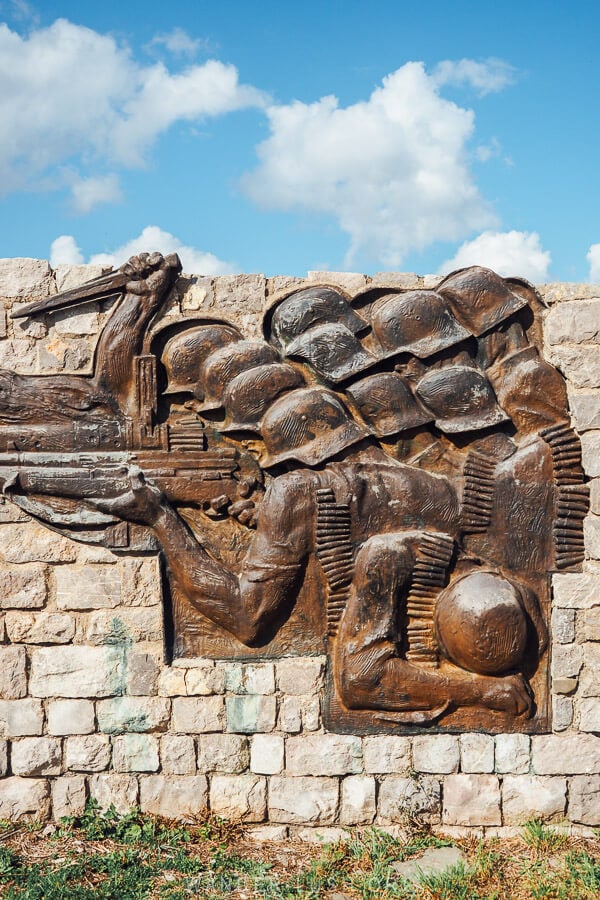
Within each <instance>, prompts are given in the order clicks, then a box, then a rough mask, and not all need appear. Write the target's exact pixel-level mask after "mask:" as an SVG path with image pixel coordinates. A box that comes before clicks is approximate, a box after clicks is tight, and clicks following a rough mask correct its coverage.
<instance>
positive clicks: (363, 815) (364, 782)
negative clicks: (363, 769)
mask: <svg viewBox="0 0 600 900" xmlns="http://www.w3.org/2000/svg"><path fill="white" fill-rule="evenodd" d="M375 809H376V804H375V779H374V778H371V777H369V776H368V775H350V776H349V777H348V778H344V780H343V781H342V798H341V806H340V822H341V823H342V824H343V825H370V824H371V822H372V821H373V819H374V818H375Z"/></svg>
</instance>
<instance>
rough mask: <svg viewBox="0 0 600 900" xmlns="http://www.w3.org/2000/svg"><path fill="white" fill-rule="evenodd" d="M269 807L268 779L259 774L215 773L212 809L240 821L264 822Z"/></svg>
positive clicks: (211, 792) (212, 782)
mask: <svg viewBox="0 0 600 900" xmlns="http://www.w3.org/2000/svg"><path fill="white" fill-rule="evenodd" d="M266 807H267V784H266V779H265V778H261V777H260V776H259V775H213V777H212V778H211V784H210V811H211V812H212V813H213V814H214V815H217V816H221V817H222V818H227V819H232V820H233V821H239V822H262V821H263V819H264V818H265V812H266Z"/></svg>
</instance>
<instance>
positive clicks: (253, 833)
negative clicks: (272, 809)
mask: <svg viewBox="0 0 600 900" xmlns="http://www.w3.org/2000/svg"><path fill="white" fill-rule="evenodd" d="M244 834H245V835H246V836H247V837H249V838H250V840H251V841H285V840H286V838H287V836H288V828H287V825H253V826H252V827H249V828H247V829H246V828H245V829H244Z"/></svg>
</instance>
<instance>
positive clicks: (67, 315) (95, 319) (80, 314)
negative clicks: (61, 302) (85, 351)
mask: <svg viewBox="0 0 600 900" xmlns="http://www.w3.org/2000/svg"><path fill="white" fill-rule="evenodd" d="M98 312H99V310H98V306H97V304H95V303H90V304H86V306H85V307H83V308H82V309H79V310H77V309H75V310H73V309H68V310H64V311H60V312H55V313H54V315H53V317H52V325H53V327H54V330H55V331H56V334H61V335H64V334H68V335H84V334H97V333H98V331H99V329H100V316H99V315H98Z"/></svg>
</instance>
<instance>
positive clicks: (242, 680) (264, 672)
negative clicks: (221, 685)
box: [221, 663, 275, 694]
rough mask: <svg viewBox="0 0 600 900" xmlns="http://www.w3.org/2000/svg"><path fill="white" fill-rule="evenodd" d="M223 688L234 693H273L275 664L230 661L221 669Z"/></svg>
mask: <svg viewBox="0 0 600 900" xmlns="http://www.w3.org/2000/svg"><path fill="white" fill-rule="evenodd" d="M221 671H222V672H223V674H224V676H225V688H226V690H228V691H231V692H232V693H235V694H273V693H274V692H275V666H274V665H273V663H230V664H229V665H228V666H226V667H225V668H224V669H222V670H221Z"/></svg>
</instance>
